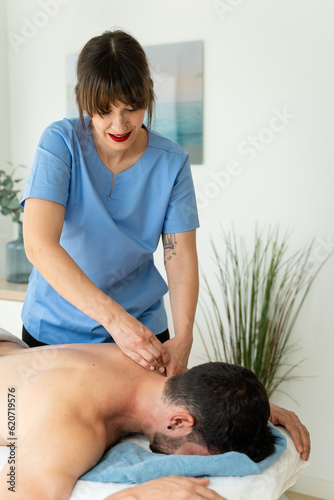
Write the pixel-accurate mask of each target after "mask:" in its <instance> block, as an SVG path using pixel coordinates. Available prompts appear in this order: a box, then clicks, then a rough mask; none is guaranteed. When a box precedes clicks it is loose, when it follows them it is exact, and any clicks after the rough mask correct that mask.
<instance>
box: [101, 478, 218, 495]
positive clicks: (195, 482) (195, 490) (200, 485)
mask: <svg viewBox="0 0 334 500" xmlns="http://www.w3.org/2000/svg"><path fill="white" fill-rule="evenodd" d="M208 484H209V479H206V478H201V479H199V478H191V477H180V476H168V477H161V478H159V479H154V480H153V481H148V482H147V483H143V484H141V485H139V486H135V487H133V488H126V489H125V490H123V491H120V492H119V493H114V494H113V495H110V496H108V497H107V498H106V499H105V500H147V499H150V500H170V499H171V498H172V499H173V500H184V499H185V498H187V499H188V500H201V499H204V498H206V499H210V500H226V498H223V497H222V496H220V495H219V494H218V493H216V492H215V491H213V490H211V489H210V488H207V485H208Z"/></svg>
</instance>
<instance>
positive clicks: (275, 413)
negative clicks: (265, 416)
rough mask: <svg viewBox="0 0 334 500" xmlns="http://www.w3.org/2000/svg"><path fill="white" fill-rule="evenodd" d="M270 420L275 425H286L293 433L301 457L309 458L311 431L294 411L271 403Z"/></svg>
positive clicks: (303, 458)
mask: <svg viewBox="0 0 334 500" xmlns="http://www.w3.org/2000/svg"><path fill="white" fill-rule="evenodd" d="M269 421H270V422H271V423H272V424H273V425H282V426H283V427H285V428H286V430H287V431H289V432H290V434H291V437H292V439H293V442H294V443H295V447H296V449H297V450H298V451H299V453H300V458H301V459H302V460H308V458H309V456H310V451H311V440H310V433H309V432H308V430H307V429H306V427H305V425H303V424H302V423H301V421H300V420H299V418H298V417H297V415H296V414H295V413H293V412H292V411H288V410H285V409H284V408H280V407H279V406H277V405H274V404H271V405H270V417H269Z"/></svg>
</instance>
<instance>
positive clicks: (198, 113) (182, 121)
mask: <svg viewBox="0 0 334 500" xmlns="http://www.w3.org/2000/svg"><path fill="white" fill-rule="evenodd" d="M202 122H203V103H202V102H172V103H169V102H168V103H159V104H158V105H157V116H156V120H155V122H154V129H155V130H156V131H157V132H159V133H160V134H162V135H165V136H166V137H169V139H171V140H172V141H174V142H177V143H178V144H181V145H182V146H183V147H184V148H185V149H187V148H189V147H191V149H192V150H193V151H194V152H195V150H196V146H197V147H198V148H201V146H202V143H203V131H202ZM198 153H200V151H198ZM196 160H197V161H196ZM202 161H203V158H202V155H201V157H197V158H192V162H193V163H202Z"/></svg>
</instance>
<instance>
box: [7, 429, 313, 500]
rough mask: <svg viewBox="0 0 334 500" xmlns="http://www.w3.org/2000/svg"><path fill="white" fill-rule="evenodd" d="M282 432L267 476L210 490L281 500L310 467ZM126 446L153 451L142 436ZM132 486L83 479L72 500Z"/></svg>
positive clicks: (224, 482)
mask: <svg viewBox="0 0 334 500" xmlns="http://www.w3.org/2000/svg"><path fill="white" fill-rule="evenodd" d="M279 430H280V432H281V433H282V434H283V435H284V436H285V437H286V440H287V447H286V450H285V451H284V453H283V454H282V455H281V456H280V458H278V460H276V461H275V462H274V463H273V464H272V465H270V466H269V467H268V468H267V469H266V470H265V471H264V472H262V473H261V474H258V475H248V476H243V477H212V478H210V488H212V489H213V490H215V491H217V492H218V493H219V494H220V495H222V496H224V497H225V498H227V499H228V500H278V499H279V498H280V497H281V495H283V493H284V492H285V491H286V490H287V489H288V488H290V487H291V486H292V485H293V484H294V483H295V482H296V481H297V478H298V475H299V473H300V472H301V471H302V470H303V469H304V468H305V467H306V466H307V465H308V462H304V461H303V460H301V459H300V456H299V453H298V452H297V450H296V448H295V446H294V443H293V441H292V439H291V437H290V435H289V433H288V432H287V431H286V429H284V428H283V427H279ZM122 442H125V443H133V444H136V445H138V446H141V447H142V448H144V449H146V450H147V451H149V448H148V440H147V439H146V438H145V437H144V436H142V435H139V434H134V435H131V436H129V437H126V438H124V439H123V440H122ZM8 455H9V449H8V448H7V447H5V446H0V470H1V469H2V468H3V466H4V465H5V463H6V462H7V459H8ZM175 473H177V471H176V472H175ZM129 486H132V485H130V484H125V483H115V482H113V483H102V482H96V481H84V480H81V479H80V480H78V481H77V483H76V485H75V487H74V490H73V492H72V495H71V497H70V500H104V499H105V498H106V497H107V496H108V495H111V494H112V493H116V492H117V491H120V490H122V489H124V488H128V487H129ZM283 498H284V497H282V499H283Z"/></svg>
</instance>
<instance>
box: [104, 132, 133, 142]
mask: <svg viewBox="0 0 334 500" xmlns="http://www.w3.org/2000/svg"><path fill="white" fill-rule="evenodd" d="M131 132H132V130H130V132H128V133H127V134H124V135H114V134H108V135H109V137H110V138H111V139H112V140H113V141H115V142H124V141H126V140H127V139H129V137H130V134H131Z"/></svg>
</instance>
